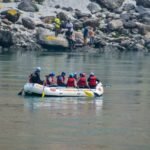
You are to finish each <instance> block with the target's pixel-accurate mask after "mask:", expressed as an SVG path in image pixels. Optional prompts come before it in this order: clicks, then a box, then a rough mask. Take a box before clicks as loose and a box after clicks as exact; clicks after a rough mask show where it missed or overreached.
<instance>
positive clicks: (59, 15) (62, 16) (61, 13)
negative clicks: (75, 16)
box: [57, 12, 69, 21]
mask: <svg viewBox="0 0 150 150" xmlns="http://www.w3.org/2000/svg"><path fill="white" fill-rule="evenodd" d="M57 15H58V17H59V18H60V20H62V21H67V20H68V19H69V17H68V15H67V14H66V13H64V12H59V13H58V14H57Z"/></svg>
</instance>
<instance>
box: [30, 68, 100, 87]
mask: <svg viewBox="0 0 150 150" xmlns="http://www.w3.org/2000/svg"><path fill="white" fill-rule="evenodd" d="M40 72H41V68H40V67H37V68H36V69H35V71H34V72H33V73H31V74H30V76H29V82H30V83H38V84H42V85H45V86H63V87H76V88H77V87H78V88H95V87H96V85H97V83H99V82H100V80H99V79H98V78H97V77H96V76H95V75H94V73H93V72H91V73H90V75H89V77H88V78H86V74H85V73H80V75H79V77H78V76H77V73H74V74H72V73H71V74H69V76H68V77H67V78H66V73H65V72H62V73H61V74H60V75H58V76H55V73H54V72H51V73H50V74H49V75H46V76H45V77H46V80H45V81H42V80H41V79H40Z"/></svg>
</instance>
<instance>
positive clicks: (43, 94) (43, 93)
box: [42, 81, 45, 98]
mask: <svg viewBox="0 0 150 150" xmlns="http://www.w3.org/2000/svg"><path fill="white" fill-rule="evenodd" d="M44 88H45V81H43V90H42V98H43V97H44V96H45V92H44Z"/></svg>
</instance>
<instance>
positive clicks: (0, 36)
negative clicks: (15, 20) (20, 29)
mask: <svg viewBox="0 0 150 150" xmlns="http://www.w3.org/2000/svg"><path fill="white" fill-rule="evenodd" d="M11 45H13V38H12V33H11V32H10V31H3V30H0V46H3V47H10V46H11Z"/></svg>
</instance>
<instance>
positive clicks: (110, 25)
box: [108, 19, 123, 31]
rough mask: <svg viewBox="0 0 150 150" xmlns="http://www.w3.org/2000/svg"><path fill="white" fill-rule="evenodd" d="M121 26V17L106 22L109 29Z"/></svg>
mask: <svg viewBox="0 0 150 150" xmlns="http://www.w3.org/2000/svg"><path fill="white" fill-rule="evenodd" d="M122 27H123V22H122V21H121V19H117V20H112V21H110V22H109V23H108V28H109V29H110V30H111V31H115V30H119V29H121V28H122Z"/></svg>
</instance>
